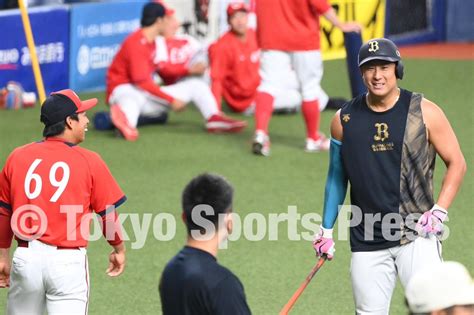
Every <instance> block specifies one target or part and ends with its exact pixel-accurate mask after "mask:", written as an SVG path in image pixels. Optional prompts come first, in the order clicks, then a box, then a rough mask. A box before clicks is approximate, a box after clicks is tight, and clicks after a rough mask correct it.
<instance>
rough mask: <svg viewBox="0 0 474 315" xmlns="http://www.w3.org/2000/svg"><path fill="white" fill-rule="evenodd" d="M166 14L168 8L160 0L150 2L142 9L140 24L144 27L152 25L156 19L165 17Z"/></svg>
mask: <svg viewBox="0 0 474 315" xmlns="http://www.w3.org/2000/svg"><path fill="white" fill-rule="evenodd" d="M165 15H166V8H165V6H164V5H163V4H161V3H160V2H149V3H147V4H145V6H144V7H143V11H142V18H141V20H140V24H141V26H142V27H146V26H150V25H152V24H154V23H155V22H156V19H158V18H163V17H164V16H165Z"/></svg>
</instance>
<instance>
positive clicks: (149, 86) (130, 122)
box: [107, 2, 246, 141]
mask: <svg viewBox="0 0 474 315" xmlns="http://www.w3.org/2000/svg"><path fill="white" fill-rule="evenodd" d="M173 14H174V11H173V10H170V9H167V8H165V7H164V6H163V5H162V4H160V3H157V2H150V3H147V4H146V5H145V6H144V9H143V12H142V20H141V23H142V27H141V28H140V29H139V30H137V31H135V32H134V33H132V34H131V35H129V36H128V37H127V38H126V39H125V41H124V43H123V44H122V47H121V48H120V50H119V52H118V53H117V55H116V56H115V58H114V60H113V61H112V64H111V65H110V68H109V70H108V72H107V100H108V103H109V104H110V105H111V109H110V111H111V119H112V122H113V124H114V125H115V127H116V128H117V129H118V130H119V131H120V133H121V134H122V135H123V137H124V138H125V139H126V140H129V141H135V140H137V139H138V136H139V132H138V130H137V128H136V127H137V125H138V118H139V117H140V116H143V117H144V118H153V117H158V116H162V115H163V114H164V113H166V112H167V111H169V110H170V109H171V107H172V106H178V107H179V109H182V107H183V106H184V105H185V104H187V103H190V102H193V103H194V104H195V105H196V107H197V108H198V109H199V111H200V112H201V114H202V116H203V117H204V119H205V120H206V129H207V130H208V131H209V132H233V131H240V130H242V129H243V128H245V126H246V122H244V121H237V120H233V119H231V118H227V117H225V116H224V115H221V113H220V111H219V108H218V107H217V104H216V103H215V100H214V98H213V97H212V94H211V93H210V92H209V93H208V95H207V94H205V93H201V90H202V89H203V86H205V83H204V82H201V81H202V80H189V81H188V82H186V83H183V82H181V81H180V82H178V81H177V80H178V79H179V77H180V76H181V75H183V74H185V72H184V69H183V68H181V67H180V66H178V67H177V68H173V69H171V70H170V71H169V72H168V73H166V74H165V75H164V77H165V80H166V81H167V82H168V83H171V82H173V84H170V85H167V86H163V87H161V88H160V87H159V86H158V85H157V84H156V83H155V82H154V81H153V76H154V75H155V72H156V71H157V64H156V61H157V51H158V53H159V52H160V51H163V50H165V51H166V49H167V48H166V47H164V46H163V45H158V48H157V43H159V42H160V41H159V38H160V37H161V36H160V35H162V33H163V32H164V27H163V28H162V26H163V25H164V26H167V25H169V23H171V21H172V20H173V19H174V17H173ZM143 23H145V24H143ZM145 32H147V33H146V34H151V38H150V37H146V36H145ZM176 44H177V45H183V44H185V43H181V42H178V43H176ZM176 71H178V75H176ZM165 72H166V70H165ZM173 108H174V107H173Z"/></svg>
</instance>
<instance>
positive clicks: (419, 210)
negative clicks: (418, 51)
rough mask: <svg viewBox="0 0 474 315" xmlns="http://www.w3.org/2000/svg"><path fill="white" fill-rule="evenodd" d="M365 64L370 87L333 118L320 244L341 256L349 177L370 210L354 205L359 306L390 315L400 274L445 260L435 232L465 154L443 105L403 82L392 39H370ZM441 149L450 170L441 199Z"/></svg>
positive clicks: (355, 199)
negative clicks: (337, 246) (338, 246)
mask: <svg viewBox="0 0 474 315" xmlns="http://www.w3.org/2000/svg"><path fill="white" fill-rule="evenodd" d="M359 67H360V70H361V73H362V76H363V80H364V83H365V85H366V87H367V93H366V94H363V95H361V96H358V97H356V98H354V99H353V100H352V101H350V102H349V103H347V104H346V105H345V106H344V107H343V108H342V109H341V110H340V111H338V112H337V113H336V115H335V116H334V118H333V120H332V123H331V136H332V139H331V150H330V166H329V173H328V179H327V182H326V195H325V201H324V214H323V223H322V226H321V229H320V232H319V234H318V235H317V237H316V240H315V242H314V248H315V250H316V252H317V254H318V255H323V254H327V255H328V257H329V258H332V255H333V252H334V242H333V239H332V228H333V226H334V224H335V221H336V218H337V215H338V206H339V205H342V204H343V202H344V197H345V195H346V188H347V181H349V182H350V184H351V204H352V205H354V206H357V207H359V208H360V209H361V211H362V214H361V215H358V214H357V213H355V212H354V211H353V212H352V216H353V220H354V222H360V223H358V224H357V223H354V226H351V228H350V240H351V250H352V260H351V277H352V289H353V294H354V299H355V307H356V313H357V314H388V313H389V307H390V299H391V296H392V292H393V289H394V288H395V284H396V279H397V275H398V277H399V278H400V281H401V283H402V285H403V286H404V287H405V286H406V285H407V283H408V281H409V280H410V278H411V276H412V275H413V274H414V273H416V272H417V271H419V270H421V269H423V268H424V267H425V266H427V265H432V264H436V263H439V262H440V261H441V243H440V242H439V240H438V238H437V237H435V235H436V236H439V235H440V234H441V232H442V230H443V221H445V220H446V217H447V213H448V212H447V209H448V208H449V206H450V205H451V203H452V201H453V200H454V197H455V196H456V193H457V191H458V189H459V186H460V185H461V182H462V179H463V177H464V173H465V171H466V162H465V161H464V157H463V154H462V152H461V149H460V147H459V144H458V141H457V139H456V136H455V134H454V131H453V129H452V128H451V126H450V124H449V122H448V120H447V118H446V116H445V115H444V113H443V112H442V110H441V109H440V108H439V107H438V106H437V105H435V104H434V103H432V102H431V101H429V100H427V99H425V98H423V95H422V94H419V93H413V92H410V91H407V90H404V89H401V88H399V87H398V85H397V79H402V77H403V65H402V62H401V57H400V52H399V51H398V49H397V47H396V46H395V44H394V43H393V42H391V41H390V40H388V39H383V38H380V39H372V40H370V41H369V42H367V43H366V44H364V45H362V47H361V48H360V50H359ZM436 154H439V156H440V157H441V159H442V160H443V161H444V163H445V164H446V166H447V169H446V173H445V176H444V180H443V184H442V187H441V191H440V194H439V196H438V199H437V201H436V203H435V200H434V198H433V171H434V166H435V158H436ZM420 216H421V217H420ZM418 218H419V219H418ZM410 219H412V221H411V222H410ZM359 220H360V221H359ZM415 221H417V223H416V225H415V223H414V222H415ZM433 277H436V275H433Z"/></svg>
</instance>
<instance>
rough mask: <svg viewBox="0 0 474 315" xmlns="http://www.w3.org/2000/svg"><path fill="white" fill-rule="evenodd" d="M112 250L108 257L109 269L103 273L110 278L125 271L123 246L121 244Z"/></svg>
mask: <svg viewBox="0 0 474 315" xmlns="http://www.w3.org/2000/svg"><path fill="white" fill-rule="evenodd" d="M113 248H114V250H113V251H112V252H111V253H110V255H109V267H108V268H107V270H106V271H105V272H106V273H107V275H108V276H110V277H117V276H120V275H121V274H122V273H123V271H124V270H125V261H126V259H125V251H126V250H125V244H124V243H123V242H122V243H120V244H118V245H115V246H113Z"/></svg>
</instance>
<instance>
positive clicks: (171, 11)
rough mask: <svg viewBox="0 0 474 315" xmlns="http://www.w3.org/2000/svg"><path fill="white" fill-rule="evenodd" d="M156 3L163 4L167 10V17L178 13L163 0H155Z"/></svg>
mask: <svg viewBox="0 0 474 315" xmlns="http://www.w3.org/2000/svg"><path fill="white" fill-rule="evenodd" d="M154 2H156V3H159V4H161V5H162V6H163V7H164V8H165V15H173V14H174V13H175V12H176V11H175V10H174V9H171V8H170V7H169V6H167V5H166V3H164V1H162V0H155V1H154Z"/></svg>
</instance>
